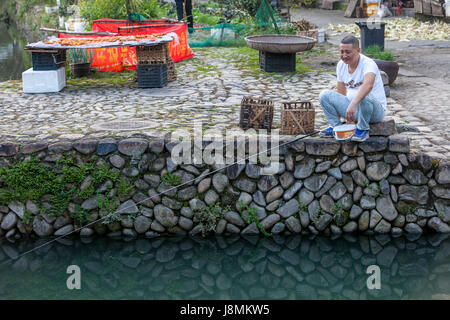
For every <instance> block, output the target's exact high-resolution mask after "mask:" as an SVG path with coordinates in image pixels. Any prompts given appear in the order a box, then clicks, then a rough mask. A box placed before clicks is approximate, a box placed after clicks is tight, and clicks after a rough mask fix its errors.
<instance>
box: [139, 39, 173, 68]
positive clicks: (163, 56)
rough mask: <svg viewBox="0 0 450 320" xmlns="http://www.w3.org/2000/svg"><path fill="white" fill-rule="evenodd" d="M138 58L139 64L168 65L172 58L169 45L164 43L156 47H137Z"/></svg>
mask: <svg viewBox="0 0 450 320" xmlns="http://www.w3.org/2000/svg"><path fill="white" fill-rule="evenodd" d="M136 58H137V62H138V64H161V63H167V62H168V61H169V59H171V58H170V53H169V44H168V43H163V44H160V45H156V46H150V47H149V46H136Z"/></svg>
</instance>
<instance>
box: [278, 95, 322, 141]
mask: <svg viewBox="0 0 450 320" xmlns="http://www.w3.org/2000/svg"><path fill="white" fill-rule="evenodd" d="M315 116H316V112H315V110H314V107H313V105H312V103H311V102H309V101H294V102H283V106H282V107H281V134H285V135H298V134H308V133H312V132H314V119H315Z"/></svg>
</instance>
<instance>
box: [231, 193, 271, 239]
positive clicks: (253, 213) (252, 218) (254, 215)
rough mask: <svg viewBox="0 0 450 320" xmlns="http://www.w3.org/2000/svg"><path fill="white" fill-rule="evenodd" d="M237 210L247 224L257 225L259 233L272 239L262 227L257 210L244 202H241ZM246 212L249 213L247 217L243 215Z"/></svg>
mask: <svg viewBox="0 0 450 320" xmlns="http://www.w3.org/2000/svg"><path fill="white" fill-rule="evenodd" d="M237 209H238V211H239V213H240V214H241V217H242V218H243V219H244V220H245V222H246V223H247V224H251V223H253V222H254V223H255V224H256V226H257V227H258V229H259V231H261V233H262V234H263V235H264V236H266V237H270V236H271V235H272V234H271V233H269V232H267V231H266V229H264V227H263V226H262V224H261V222H260V221H259V219H258V211H257V210H256V208H250V207H249V206H248V204H244V203H243V202H242V201H240V202H239V203H238V205H237ZM244 211H247V217H246V216H244V215H243V213H244Z"/></svg>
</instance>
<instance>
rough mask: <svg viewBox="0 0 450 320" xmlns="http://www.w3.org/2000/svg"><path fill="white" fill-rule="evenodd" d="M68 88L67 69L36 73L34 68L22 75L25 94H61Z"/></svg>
mask: <svg viewBox="0 0 450 320" xmlns="http://www.w3.org/2000/svg"><path fill="white" fill-rule="evenodd" d="M65 86H66V68H64V67H62V68H59V69H58V70H49V71H36V70H33V68H31V69H28V70H27V71H24V72H23V73H22V87H23V92H25V93H48V92H59V91H61V90H62V89H63V88H64V87H65Z"/></svg>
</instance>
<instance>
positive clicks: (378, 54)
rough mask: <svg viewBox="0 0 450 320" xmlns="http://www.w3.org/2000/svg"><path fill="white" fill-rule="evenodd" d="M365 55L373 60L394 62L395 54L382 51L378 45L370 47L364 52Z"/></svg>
mask: <svg viewBox="0 0 450 320" xmlns="http://www.w3.org/2000/svg"><path fill="white" fill-rule="evenodd" d="M364 54H365V55H368V56H370V57H371V58H373V59H378V60H386V61H394V54H393V53H392V52H391V51H388V50H384V51H382V50H381V48H380V47H379V46H378V45H376V44H374V45H372V46H368V47H367V48H366V50H364Z"/></svg>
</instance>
